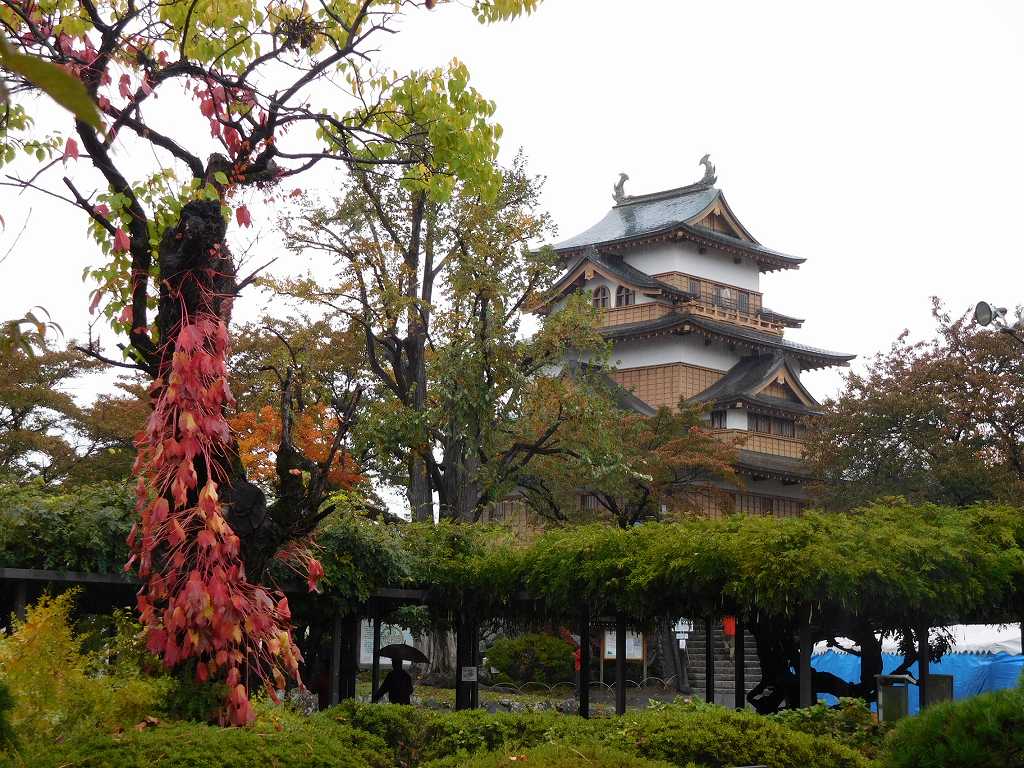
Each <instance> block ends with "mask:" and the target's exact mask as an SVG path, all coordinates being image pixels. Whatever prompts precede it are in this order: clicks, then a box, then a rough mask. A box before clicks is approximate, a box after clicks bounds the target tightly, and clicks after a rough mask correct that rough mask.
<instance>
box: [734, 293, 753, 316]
mask: <svg viewBox="0 0 1024 768" xmlns="http://www.w3.org/2000/svg"><path fill="white" fill-rule="evenodd" d="M736 304H737V307H738V308H739V310H740V312H749V311H750V294H749V293H747V292H746V291H740V292H739V293H738V294H737V295H736Z"/></svg>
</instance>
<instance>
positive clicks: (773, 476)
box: [733, 448, 813, 483]
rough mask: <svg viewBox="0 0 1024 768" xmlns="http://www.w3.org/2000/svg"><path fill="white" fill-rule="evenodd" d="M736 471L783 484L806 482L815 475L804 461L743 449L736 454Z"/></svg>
mask: <svg viewBox="0 0 1024 768" xmlns="http://www.w3.org/2000/svg"><path fill="white" fill-rule="evenodd" d="M733 466H735V468H736V471H737V472H739V473H740V474H742V475H748V476H750V477H753V478H755V479H765V480H781V481H782V482H787V481H788V482H794V483H799V482H806V481H808V480H811V479H812V477H813V475H812V474H811V471H810V470H809V469H808V468H807V464H806V463H805V462H804V461H803V459H793V458H790V457H788V456H775V455H773V454H770V453H760V452H759V451H750V450H747V449H745V448H741V449H739V450H738V451H737V452H736V461H735V463H734V465H733Z"/></svg>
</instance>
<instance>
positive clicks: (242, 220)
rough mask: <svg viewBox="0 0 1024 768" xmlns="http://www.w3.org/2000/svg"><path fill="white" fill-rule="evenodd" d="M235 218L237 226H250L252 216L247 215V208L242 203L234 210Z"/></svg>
mask: <svg viewBox="0 0 1024 768" xmlns="http://www.w3.org/2000/svg"><path fill="white" fill-rule="evenodd" d="M235 219H237V221H238V226H240V227H251V226H252V217H251V216H250V215H249V209H248V208H246V207H245V206H244V205H240V206H238V208H237V209H236V210H235Z"/></svg>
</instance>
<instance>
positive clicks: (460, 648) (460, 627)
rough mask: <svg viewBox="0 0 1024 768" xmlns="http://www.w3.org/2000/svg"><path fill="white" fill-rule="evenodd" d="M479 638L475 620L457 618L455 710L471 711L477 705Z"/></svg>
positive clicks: (465, 617)
mask: <svg viewBox="0 0 1024 768" xmlns="http://www.w3.org/2000/svg"><path fill="white" fill-rule="evenodd" d="M479 646H480V638H479V628H478V626H477V623H476V620H475V619H473V618H471V617H467V616H459V620H458V624H457V625H456V629H455V708H456V709H473V708H475V707H476V706H477V705H478V703H479V690H480V689H479V683H478V682H477V678H478V671H479V670H478V668H477V656H478V654H479Z"/></svg>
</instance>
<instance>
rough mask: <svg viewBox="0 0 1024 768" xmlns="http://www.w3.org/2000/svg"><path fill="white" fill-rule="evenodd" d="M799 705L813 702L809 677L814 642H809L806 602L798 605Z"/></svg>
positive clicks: (809, 632) (809, 610) (812, 690)
mask: <svg viewBox="0 0 1024 768" xmlns="http://www.w3.org/2000/svg"><path fill="white" fill-rule="evenodd" d="M799 621H800V706H801V707H809V706H811V705H812V704H814V683H813V681H812V678H811V674H812V673H811V653H812V652H813V650H814V644H813V643H812V642H811V606H810V603H806V604H804V605H803V606H801V607H800V619H799Z"/></svg>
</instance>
